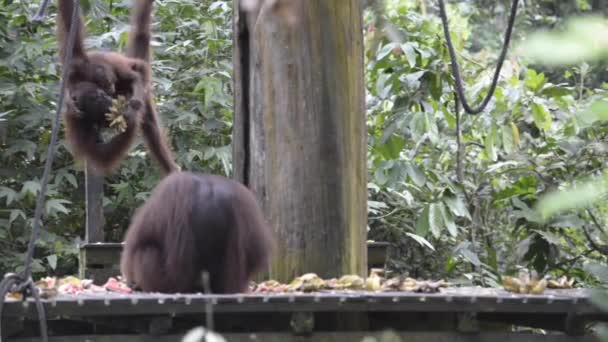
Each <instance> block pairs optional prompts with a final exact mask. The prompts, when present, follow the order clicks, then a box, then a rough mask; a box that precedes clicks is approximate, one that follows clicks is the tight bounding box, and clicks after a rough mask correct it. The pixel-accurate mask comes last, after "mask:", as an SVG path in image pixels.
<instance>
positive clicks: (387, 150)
mask: <svg viewBox="0 0 608 342" xmlns="http://www.w3.org/2000/svg"><path fill="white" fill-rule="evenodd" d="M404 146H405V139H403V138H402V137H400V136H396V135H394V136H392V137H391V138H390V139H388V141H387V142H386V143H385V144H384V145H381V146H379V148H378V150H379V151H380V153H381V154H382V157H384V158H385V159H397V158H399V155H400V153H401V151H402V150H403V147H404Z"/></svg>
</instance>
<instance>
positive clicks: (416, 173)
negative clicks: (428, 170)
mask: <svg viewBox="0 0 608 342" xmlns="http://www.w3.org/2000/svg"><path fill="white" fill-rule="evenodd" d="M405 170H406V172H407V174H408V176H410V178H411V179H412V181H413V182H414V184H416V186H418V187H423V186H424V185H425V184H426V176H425V175H424V173H423V172H422V171H421V170H420V169H419V168H418V166H416V165H415V164H413V163H411V162H408V163H406V164H405Z"/></svg>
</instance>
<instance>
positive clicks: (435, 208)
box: [428, 203, 444, 239]
mask: <svg viewBox="0 0 608 342" xmlns="http://www.w3.org/2000/svg"><path fill="white" fill-rule="evenodd" d="M439 204H441V203H431V204H430V205H429V213H428V214H429V219H428V220H429V228H430V229H431V233H432V234H433V236H434V237H435V238H436V239H439V238H440V237H441V231H442V230H443V227H444V226H443V218H442V217H441V209H440V208H439Z"/></svg>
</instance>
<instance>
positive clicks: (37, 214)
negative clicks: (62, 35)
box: [0, 0, 80, 342]
mask: <svg viewBox="0 0 608 342" xmlns="http://www.w3.org/2000/svg"><path fill="white" fill-rule="evenodd" d="M73 1H74V8H73V11H72V18H71V23H72V25H71V26H70V32H69V34H68V47H67V53H66V56H65V60H64V63H63V65H64V68H63V71H62V77H61V82H60V86H59V88H60V91H59V100H58V101H57V110H56V112H55V120H54V121H53V127H52V130H51V141H50V143H49V146H48V149H47V152H46V155H47V157H46V161H45V165H44V172H43V174H42V180H41V186H40V193H39V194H38V198H37V200H36V209H35V211H34V227H33V228H32V234H31V238H30V241H29V244H28V247H27V254H26V257H25V270H24V271H23V273H22V274H21V275H16V274H12V273H9V274H6V275H5V276H4V279H2V281H1V282H0V322H1V318H2V313H3V309H4V302H5V300H6V295H7V294H8V293H11V292H18V293H21V294H22V295H23V300H26V299H27V296H28V295H31V296H33V297H34V301H35V302H36V311H37V312H38V321H39V323H40V337H41V339H42V341H43V342H47V341H48V331H47V324H46V314H45V311H44V307H43V305H42V302H41V301H40V294H39V293H38V289H37V288H36V286H35V284H34V281H33V280H32V260H33V259H34V250H35V248H36V241H37V240H38V236H39V234H40V223H41V216H42V208H43V206H44V198H45V194H46V188H47V185H48V181H49V175H50V173H51V167H52V165H53V159H54V158H55V145H56V143H57V135H58V131H59V124H60V119H61V110H62V109H63V101H64V98H65V88H66V87H65V80H66V78H67V75H68V70H69V66H70V63H71V61H72V53H73V50H74V43H75V40H76V32H77V31H78V26H79V24H78V20H79V19H80V18H79V5H80V3H79V1H78V0H73ZM47 5H48V0H44V1H43V3H42V6H41V8H40V10H39V11H38V14H37V15H36V18H35V19H41V18H42V17H43V16H44V11H45V8H46V6H47ZM1 329H2V324H0V342H2V330H1Z"/></svg>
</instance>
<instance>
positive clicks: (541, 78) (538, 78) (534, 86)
mask: <svg viewBox="0 0 608 342" xmlns="http://www.w3.org/2000/svg"><path fill="white" fill-rule="evenodd" d="M545 82H546V81H545V74H543V73H540V74H537V73H536V71H534V70H533V69H528V70H527V72H526V80H525V83H526V86H527V87H528V88H530V90H532V91H533V92H535V93H536V92H537V91H538V90H540V89H541V88H542V87H543V85H545Z"/></svg>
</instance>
